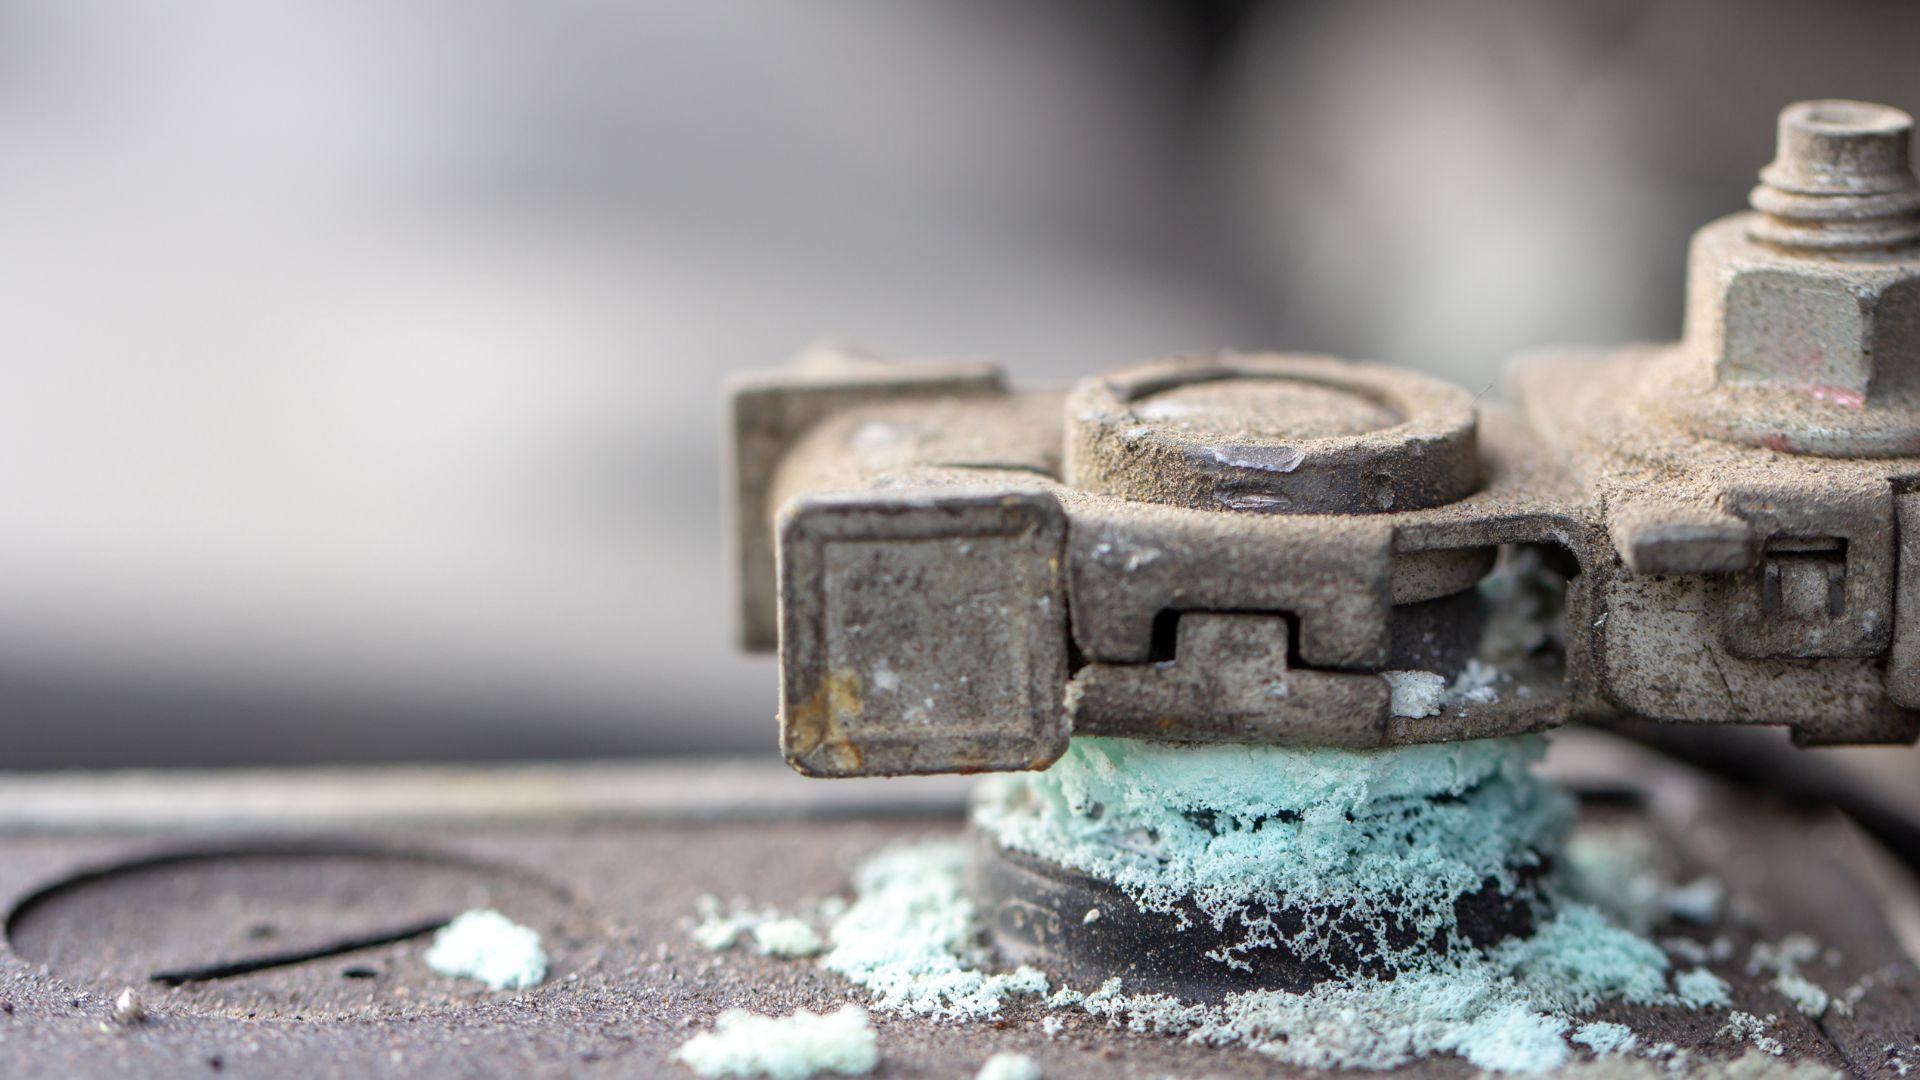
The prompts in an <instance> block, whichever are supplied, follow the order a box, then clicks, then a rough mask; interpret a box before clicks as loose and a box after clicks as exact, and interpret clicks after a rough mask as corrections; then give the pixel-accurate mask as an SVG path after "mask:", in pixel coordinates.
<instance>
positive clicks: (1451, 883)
mask: <svg viewBox="0 0 1920 1080" xmlns="http://www.w3.org/2000/svg"><path fill="white" fill-rule="evenodd" d="M1543 750H1544V743H1543V742H1542V741H1541V740H1540V739H1538V738H1521V739H1499V740H1481V741H1474V742H1458V743H1447V744H1439V745H1432V746H1414V747H1406V748H1402V749H1393V750H1337V749H1307V748H1288V747H1276V746H1180V745H1174V744H1168V743H1157V742H1142V741H1136V740H1130V739H1102V738H1086V739H1076V740H1075V741H1074V743H1073V747H1072V748H1071V749H1070V750H1069V751H1068V752H1067V754H1066V756H1064V757H1063V758H1061V759H1060V761H1058V762H1057V763H1055V764H1054V766H1053V767H1052V768H1050V769H1048V770H1047V771H1046V772H1044V773H1039V774H1033V775H1028V776H1021V777H997V778H995V779H993V780H991V781H989V782H988V784H986V785H984V786H983V791H982V794H981V797H980V798H979V799H978V800H977V803H976V806H975V811H974V823H975V825H976V826H977V827H979V828H980V829H982V830H984V831H985V832H987V833H989V834H990V835H992V836H993V837H994V838H995V839H997V840H998V841H999V842H1000V843H1001V844H1002V845H1004V846H1006V847H1008V848H1011V849H1013V850H1016V851H1022V852H1026V853H1028V854H1031V855H1035V856H1038V857H1039V858H1042V859H1047V860H1050V861H1052V862H1055V863H1058V864H1060V865H1063V866H1066V867H1069V868H1072V869H1075V870H1079V871H1082V872H1084V873H1087V874H1091V875H1093V876H1095V877H1098V878H1102V879H1104V880H1107V881H1111V882H1113V883H1114V884H1116V885H1119V886H1120V887H1121V888H1122V889H1123V890H1125V891H1126V892H1127V893H1128V894H1129V895H1130V896H1132V897H1133V899H1134V901H1135V902H1136V903H1137V904H1139V905H1140V906H1141V907H1142V908H1143V909H1146V910H1150V911H1164V912H1169V913H1177V912H1178V911H1179V910H1180V909H1181V907H1182V906H1183V904H1185V903H1188V902H1190V903H1192V904H1193V905H1194V906H1197V907H1198V908H1199V909H1200V911H1201V912H1203V913H1204V914H1205V915H1206V916H1207V917H1209V918H1210V919H1211V920H1212V921H1213V924H1214V929H1216V930H1228V931H1231V932H1232V933H1233V934H1235V935H1237V936H1238V937H1239V944H1237V945H1235V946H1232V947H1230V948H1229V949H1228V950H1226V954H1224V955H1221V956H1220V957H1218V959H1221V960H1223V961H1224V962H1228V963H1232V962H1233V960H1234V958H1233V956H1232V955H1231V953H1233V952H1235V951H1244V950H1251V949H1261V948H1271V947H1275V946H1281V947H1285V948H1287V949H1289V950H1290V951H1292V952H1294V953H1295V954H1296V955H1301V956H1312V955H1314V954H1315V952H1316V950H1323V949H1326V948H1327V947H1328V945H1329V940H1328V936H1327V935H1325V934H1324V933H1320V932H1319V931H1321V930H1322V929H1323V927H1322V926H1320V925H1318V924H1316V923H1314V922H1312V921H1309V922H1308V924H1307V925H1306V926H1305V927H1304V928H1302V929H1300V930H1298V931H1296V932H1295V933H1293V934H1292V935H1291V936H1286V935H1284V934H1283V933H1282V932H1281V931H1280V930H1278V929H1276V928H1275V927H1274V926H1273V924H1272V922H1271V920H1270V919H1267V918H1266V917H1265V916H1264V915H1262V914H1259V913H1260V912H1264V911H1265V910H1267V909H1268V908H1270V907H1272V906H1275V903H1276V902H1279V903H1282V904H1284V905H1285V906H1288V907H1291V908H1294V909H1296V910H1305V911H1322V912H1328V913H1339V914H1341V915H1344V916H1346V917H1349V918H1351V917H1354V916H1357V917H1359V918H1360V919H1361V920H1362V921H1365V920H1366V919H1367V918H1368V917H1369V916H1370V915H1376V914H1377V915H1378V916H1380V917H1381V919H1383V920H1384V919H1387V918H1392V919H1396V920H1402V921H1404V922H1405V923H1408V924H1411V925H1412V926H1413V927H1414V928H1416V929H1417V930H1418V931H1419V937H1420V939H1421V940H1423V941H1424V940H1430V939H1431V938H1432V937H1433V935H1435V934H1439V935H1440V936H1441V938H1442V940H1445V939H1446V938H1447V936H1448V935H1449V933H1450V931H1451V929H1452V927H1453V924H1454V918H1455V916H1454V901H1455V900H1456V899H1458V898H1459V897H1461V896H1463V895H1466V894H1470V893H1474V892H1476V891H1478V890H1481V889H1482V888H1483V887H1485V886H1487V885H1488V884H1489V883H1492V885H1493V886H1494V888H1496V889H1497V890H1498V891H1499V892H1501V893H1503V894H1510V893H1513V892H1516V891H1518V890H1520V889H1521V888H1522V887H1523V885H1524V884H1525V882H1524V881H1523V880H1522V878H1523V877H1526V876H1537V875H1538V873H1539V872H1540V871H1541V870H1542V869H1543V858H1542V853H1544V852H1549V851H1553V850H1555V849H1557V848H1558V847H1559V845H1560V844H1561V842H1562V840H1563V838H1564V836H1565V834H1566V832H1567V830H1568V829H1569V828H1570V826H1571V824H1572V821H1573V803H1572V801H1571V800H1570V799H1569V798H1568V797H1567V796H1566V795H1565V793H1563V792H1561V791H1560V790H1559V789H1558V788H1556V787H1554V786H1553V785H1551V784H1547V783H1545V782H1543V781H1541V780H1539V779H1537V778H1536V777H1534V776H1533V774H1532V773H1531V772H1530V771H1529V766H1530V765H1531V764H1532V763H1533V762H1534V761H1536V760H1537V759H1538V758H1539V757H1540V756H1541V754H1542V752H1543Z"/></svg>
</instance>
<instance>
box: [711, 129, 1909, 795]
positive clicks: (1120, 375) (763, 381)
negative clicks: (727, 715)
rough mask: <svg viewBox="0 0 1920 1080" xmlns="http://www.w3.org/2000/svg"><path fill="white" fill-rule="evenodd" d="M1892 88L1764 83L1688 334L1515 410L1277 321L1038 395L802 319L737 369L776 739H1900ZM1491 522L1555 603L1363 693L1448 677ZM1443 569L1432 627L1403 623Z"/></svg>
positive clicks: (1586, 357)
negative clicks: (1399, 694) (1758, 152)
mask: <svg viewBox="0 0 1920 1080" xmlns="http://www.w3.org/2000/svg"><path fill="white" fill-rule="evenodd" d="M1911 126H1912V125H1911V120H1910V118H1908V117H1907V116H1906V114H1905V113H1902V112H1900V111H1899V110H1896V109H1890V108H1887V107H1885V106H1877V105H1866V104H1862V103H1858V102H1832V101H1828V102H1808V103H1803V104H1801V105H1796V106H1793V107H1790V108H1789V109H1787V110H1786V111H1785V112H1784V113H1783V114H1782V116H1781V125H1780V147H1779V153H1778V156H1777V158H1776V160H1775V161H1774V162H1773V163H1772V164H1770V165H1768V166H1767V168H1766V169H1765V170H1764V171H1763V172H1762V174H1761V184H1760V186H1759V187H1757V188H1756V189H1755V191H1754V194H1753V198H1752V202H1753V207H1754V210H1753V212H1751V213H1746V214H1738V215H1735V216H1733V217H1731V218H1728V219H1726V220H1724V221H1721V222H1717V223H1715V224H1712V225H1709V226H1708V227H1707V228H1705V229H1702V230H1701V231H1700V233H1699V234H1698V236H1697V237H1696V238H1695V242H1694V248H1693V259H1692V263H1691V269H1690V273H1689V281H1690V284H1689V289H1690V292H1689V305H1688V307H1689V313H1688V322H1687V331H1686V336H1685V339H1684V340H1683V341H1681V342H1679V343H1676V344H1673V345H1666V346H1634V347H1630V348H1624V349H1617V350H1582V351H1571V350H1562V351H1559V352H1555V353H1547V354H1541V355H1536V356H1531V357H1525V358H1522V359H1521V360H1520V361H1518V362H1517V363H1516V366H1515V369H1514V384H1515V392H1516V395H1517V398H1518V403H1519V409H1518V412H1517V414H1515V413H1509V412H1507V411H1505V410H1503V409H1501V408H1498V407H1491V406H1476V403H1475V402H1474V401H1473V400H1472V399H1471V398H1470V396H1469V395H1468V394H1466V392H1465V391H1463V390H1460V389H1458V388H1455V387H1451V386H1447V385H1445V384H1444V383H1440V382H1438V381H1436V380H1434V379H1432V378H1430V377H1427V376H1423V375H1419V374H1416V373H1413V372H1408V371H1401V370H1396V369H1393V368H1389V367H1384V366H1380V365H1371V364H1348V363H1342V362H1339V361H1331V360H1326V359H1321V358H1306V357H1288V356H1271V355H1256V356H1240V355H1227V356H1220V357H1203V358H1192V359H1186V360H1173V361H1164V362H1159V363H1155V364H1148V365H1142V366H1138V367H1134V368H1130V369H1126V370H1122V371H1119V372H1116V373H1113V374H1109V375H1104V376H1097V377H1094V378H1090V379H1087V380H1084V381H1083V382H1081V383H1080V385H1079V386H1078V387H1076V388H1074V389H1073V390H1072V391H1070V392H1068V393H1066V394H1065V395H1064V396H1063V395H1062V394H1061V393H1060V392H1059V391H1045V392H1014V391H1010V390H1007V389H1005V388H1004V387H1003V386H1002V384H1001V383H1000V382H999V381H998V379H997V378H996V377H995V376H994V375H993V374H992V373H991V372H990V371H986V370H982V369H977V368H972V367H966V366H958V367H956V366H951V365H949V366H936V367H931V368H927V367H915V366H909V365H895V366H892V367H889V366H887V365H885V364H883V363H880V362H877V361H874V360H871V359H868V358H857V357H845V358H840V359H834V358H833V357H832V356H830V355H822V354H817V353H816V354H814V355H813V356H812V357H811V358H810V359H809V360H808V361H807V363H806V364H804V365H803V366H802V368H800V369H799V370H797V371H795V372H793V373H792V374H786V373H770V374H762V375H756V376H752V377H750V378H749V380H748V381H747V382H746V383H745V384H744V386H743V388H742V389H741V390H739V391H738V392H737V397H736V412H735V416H736V425H737V426H736V432H735V435H736V439H737V441H738V442H739V449H738V450H737V460H738V461H739V463H740V471H739V478H738V480H737V484H736V487H737V490H738V494H739V496H740V501H739V503H738V504H737V506H736V514H737V516H738V521H739V524H740V528H741V538H742V539H741V544H742V548H743V550H744V551H746V552H747V553H748V558H747V559H746V562H745V564H743V571H742V581H741V584H742V594H743V599H744V601H745V610H746V625H745V631H744V636H745V637H746V638H747V640H748V641H749V642H751V643H754V644H757V645H760V646H763V647H764V646H769V645H772V644H773V639H774V637H775V636H776V635H775V634H774V630H775V628H776V627H777V629H778V631H779V634H778V635H777V636H778V637H779V638H780V641H781V651H782V658H783V670H782V684H783V693H782V701H783V705H782V723H783V729H784V740H785V745H786V747H787V751H788V755H789V759H790V760H792V761H793V762H794V763H795V764H796V765H797V766H798V767H800V768H802V769H804V770H805V771H808V772H810V773H813V774H816V775H835V776H857V775H884V774H893V773H922V772H939V771H970V770H978V769H1003V768H1023V767H1029V768H1037V767H1041V766H1044V765H1045V764H1047V763H1048V762H1049V761H1051V760H1052V759H1053V758H1054V757H1055V756H1056V755H1057V754H1058V753H1059V752H1060V751H1061V748H1062V747H1063V746H1064V745H1065V739H1066V737H1067V735H1068V734H1069V733H1070V732H1082V733H1090V732H1108V733H1125V734H1131V735H1141V736H1158V737H1164V738H1170V739H1190V740H1192V739H1198V740H1242V741H1260V742H1278V743H1296V744H1323V745H1341V746H1382V745H1394V744H1400V743H1409V742H1423V741H1441V740H1448V739H1461V738H1475V737H1482V736H1488V735H1497V734H1506V733H1513V732H1520V731H1529V730H1537V729H1540V728H1545V727H1551V726H1554V725H1557V724H1560V723H1565V722H1567V721H1569V720H1574V719H1581V718H1596V719H1597V718H1607V717H1639V718H1646V719H1653V720H1661V721H1670V722H1681V723H1755V724H1780V725H1786V726H1789V727H1791V728H1792V729H1793V732H1794V735H1795V737H1796V738H1797V739H1799V740H1801V741H1803V742H1809V743H1841V742H1899V741H1910V740H1912V739H1913V738H1914V737H1915V735H1916V733H1920V711H1915V710H1916V709H1920V674H1916V663H1915V661H1916V659H1920V602H1917V601H1916V600H1915V599H1914V594H1913V589H1914V588H1915V587H1920V585H1908V584H1906V581H1907V579H1909V578H1911V577H1913V575H1914V571H1913V570H1912V568H1913V567H1914V566H1916V565H1920V559H1916V558H1915V557H1913V556H1912V555H1911V553H1910V549H1912V547H1913V545H1914V543H1915V541H1914V540H1913V533H1914V529H1915V526H1914V525H1913V524H1912V522H1911V521H1908V520H1907V519H1908V518H1911V517H1913V516H1914V511H1912V510H1911V508H1910V507H1909V508H1908V509H1906V510H1905V511H1902V509H1901V508H1902V507H1908V504H1907V502H1906V500H1908V499H1909V498H1911V497H1912V496H1909V495H1908V494H1907V492H1908V490H1909V489H1910V488H1913V487H1915V486H1916V485H1917V484H1920V181H1916V180H1915V178H1914V176H1913V174H1912V172H1911V170H1910V168H1909V166H1908V162H1907V155H1908V140H1909V133H1910V129H1911ZM997 518H1004V519H1007V520H1013V519H1017V520H1018V521H1020V522H1024V523H1025V524H1023V525H1020V526H1018V527H1017V528H1015V527H1012V526H1008V525H1006V523H1005V522H1004V521H1002V522H1000V523H998V524H996V519H997ZM1903 521H1905V522H1906V524H1904V525H1903ZM936 522H942V523H945V524H938V525H936V524H933V523H936ZM1009 530H1010V531H1009ZM1016 535H1017V536H1018V537H1020V538H1019V539H1013V538H1012V537H1014V536H1016ZM827 537H830V538H831V539H830V540H823V539H822V538H827ZM776 538H777V539H776ZM1516 546H1518V547H1524V548H1532V549H1536V550H1538V551H1540V552H1542V553H1544V554H1545V555H1546V556H1548V558H1547V559H1546V560H1545V561H1546V562H1547V563H1548V564H1550V565H1554V566H1557V567H1558V568H1559V570H1560V571H1562V572H1564V573H1565V574H1566V575H1567V578H1566V581H1565V589H1564V608H1563V610H1561V611H1560V612H1558V618H1557V620H1556V625H1555V627H1554V628H1553V630H1552V632H1551V633H1550V634H1549V635H1548V641H1549V644H1547V645H1546V646H1544V647H1541V648H1536V649H1535V650H1534V651H1533V652H1532V653H1530V654H1529V655H1526V656H1524V657H1522V658H1520V659H1519V660H1518V661H1515V662H1513V663H1512V664H1511V666H1510V667H1509V669H1508V670H1507V671H1506V672H1505V679H1506V681H1503V682H1501V683H1500V684H1499V687H1498V689H1499V691H1500V692H1499V693H1498V699H1497V700H1494V701H1469V700H1461V699H1459V698H1457V697H1456V698H1450V699H1447V700H1446V701H1444V702H1443V703H1442V704H1441V705H1440V706H1439V711H1438V713H1437V714H1435V715H1427V716H1398V715H1394V709H1393V706H1392V704H1391V700H1390V694H1389V692H1388V688H1387V684H1386V682H1385V681H1384V680H1383V679H1382V677H1381V673H1382V672H1389V671H1396V670H1402V669H1405V668H1420V669H1425V670H1430V671H1433V672H1436V673H1437V674H1439V675H1441V676H1442V677H1444V678H1453V677H1454V676H1455V675H1456V674H1457V673H1458V672H1459V671H1460V670H1461V665H1462V664H1463V663H1464V662H1465V660H1466V658H1467V653H1468V652H1469V651H1470V650H1468V649H1463V648H1461V647H1460V646H1461V644H1462V641H1461V640H1460V637H1461V635H1463V634H1466V633H1468V632H1469V631H1471V630H1473V629H1475V628H1476V627H1477V616H1476V614H1474V613H1471V612H1469V608H1470V607H1471V603H1472V597H1473V591H1474V590H1475V588H1476V583H1478V582H1479V581H1480V580H1481V578H1482V577H1483V576H1484V575H1485V574H1486V573H1487V571H1488V568H1489V567H1490V566H1492V565H1493V561H1494V558H1495V555H1496V553H1497V552H1499V551H1500V550H1501V549H1502V548H1503V547H1506V548H1513V547H1516ZM855 551H858V552H859V554H858V556H857V557H856V556H855V555H854V554H853V553H854V552H855ZM1903 552H1908V553H1907V554H1906V555H1905V557H1903ZM775 566H777V567H778V568H779V574H778V576H777V578H776V575H775V574H774V572H773V568H774V567H775ZM1554 584H1555V587H1556V588H1557V587H1558V582H1557V580H1556V581H1555V583H1554ZM1443 602H1444V603H1443ZM1446 604H1452V605H1454V606H1453V607H1450V608H1445V609H1446V610H1449V611H1452V612H1454V613H1455V614H1457V615H1464V616H1465V617H1464V618H1463V619H1460V620H1459V621H1458V622H1457V623H1456V631H1455V638H1454V639H1452V640H1438V639H1436V640H1431V641H1428V640H1425V639H1424V635H1425V634H1426V633H1427V631H1424V630H1423V631H1420V632H1418V633H1415V632H1412V631H1410V629H1409V628H1410V627H1414V626H1416V625H1422V624H1421V622H1420V620H1421V618H1422V616H1423V613H1430V612H1432V611H1435V610H1441V608H1443V607H1445V605H1446ZM1423 605H1425V606H1424V607H1423ZM1434 605H1440V607H1435V606H1434ZM776 613H777V619H776V618H775V614H776ZM1442 636H1443V637H1444V635H1442ZM1415 642H1418V643H1419V644H1420V645H1421V646H1422V647H1421V648H1417V649H1410V648H1409V647H1408V646H1409V644H1410V643H1415ZM908 657H911V658H912V662H911V663H908V661H907V659H906V658H908Z"/></svg>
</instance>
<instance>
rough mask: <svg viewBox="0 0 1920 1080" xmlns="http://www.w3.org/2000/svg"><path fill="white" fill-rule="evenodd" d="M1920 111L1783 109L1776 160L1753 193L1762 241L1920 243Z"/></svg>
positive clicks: (1862, 105)
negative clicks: (1916, 149)
mask: <svg viewBox="0 0 1920 1080" xmlns="http://www.w3.org/2000/svg"><path fill="white" fill-rule="evenodd" d="M1912 134H1913V117H1911V116H1909V115H1907V114H1906V113H1905V112H1902V111H1901V110H1899V109H1896V108H1893V107H1892V106H1889V105H1875V104H1870V103H1868V102H1861V101H1839V100H1826V101H1802V102H1797V103H1795V104H1793V105H1789V106H1787V107H1786V108H1785V109H1782V110H1781V111H1780V129H1779V141H1778V144H1777V147H1776V149H1775V152H1774V159H1773V161H1772V162H1771V163H1769V164H1768V165H1767V167H1766V168H1764V169H1762V170H1760V184H1759V186H1758V187H1755V188H1754V189H1753V193H1752V194H1751V195H1750V196H1749V201H1750V202H1751V204H1752V206H1753V208H1754V209H1755V210H1758V211H1759V212H1760V214H1761V216H1760V218H1759V219H1758V220H1757V221H1756V222H1755V223H1754V225H1753V228H1752V229H1751V235H1752V236H1753V238H1754V239H1755V240H1759V241H1761V242H1764V243H1768V244H1773V245H1776V246H1779V247H1784V248H1790V249H1795V250H1804V251H1818V252H1828V251H1864V250H1874V249H1890V248H1899V247H1905V246H1908V245H1910V244H1913V243H1915V242H1916V241H1920V179H1916V178H1915V176H1914V174H1913V168H1912V166H1911V164H1910V163H1909V153H1910V150H1909V145H1910V141H1911V138H1912Z"/></svg>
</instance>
